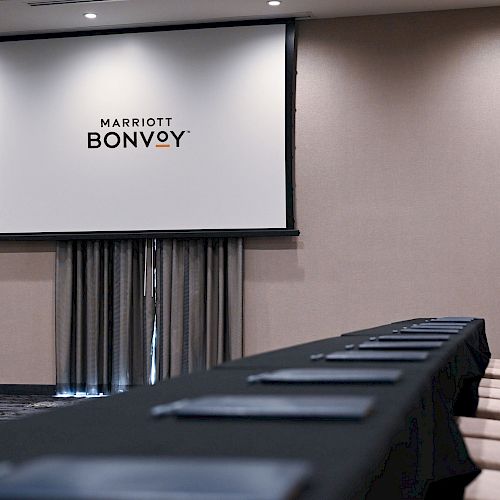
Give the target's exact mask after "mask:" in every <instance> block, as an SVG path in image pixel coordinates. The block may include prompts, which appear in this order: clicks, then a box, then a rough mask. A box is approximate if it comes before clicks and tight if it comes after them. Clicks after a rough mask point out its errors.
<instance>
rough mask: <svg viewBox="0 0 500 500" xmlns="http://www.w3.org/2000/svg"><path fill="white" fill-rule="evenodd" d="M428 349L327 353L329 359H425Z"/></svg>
mask: <svg viewBox="0 0 500 500" xmlns="http://www.w3.org/2000/svg"><path fill="white" fill-rule="evenodd" d="M428 356H429V353H428V352H426V351H336V352H332V353H330V354H327V355H326V357H325V359H326V360H327V361H425V360H426V359H427V358H428Z"/></svg>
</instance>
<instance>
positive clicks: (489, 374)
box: [484, 365, 500, 378]
mask: <svg viewBox="0 0 500 500" xmlns="http://www.w3.org/2000/svg"><path fill="white" fill-rule="evenodd" d="M484 376H485V378H500V366H498V365H494V366H493V367H491V366H490V365H488V367H487V368H486V371H485V373H484Z"/></svg>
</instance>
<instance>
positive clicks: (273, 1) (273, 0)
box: [267, 0, 281, 7]
mask: <svg viewBox="0 0 500 500" xmlns="http://www.w3.org/2000/svg"><path fill="white" fill-rule="evenodd" d="M267 5H270V6H271V7H277V6H278V5H281V1H280V0H268V2H267Z"/></svg>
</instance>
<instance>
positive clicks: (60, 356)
mask: <svg viewBox="0 0 500 500" xmlns="http://www.w3.org/2000/svg"><path fill="white" fill-rule="evenodd" d="M242 344H243V242H242V240H241V239H214V240H212V239H203V240H172V239H164V240H119V241H103V240H100V241H68V242H59V243H58V245H57V257H56V377H57V392H58V393H60V394H75V393H86V394H89V395H93V394H99V393H105V394H106V393H113V392H119V391H122V390H125V389H127V388H128V387H129V386H134V385H144V384H148V383H154V382H155V381H157V380H165V379H167V378H169V377H171V376H175V375H179V374H181V373H188V372H191V371H193V370H198V369H205V368H209V367H211V366H214V365H215V364H217V363H220V362H222V361H224V360H227V359H234V358H237V357H240V356H241V355H242V349H243V347H242Z"/></svg>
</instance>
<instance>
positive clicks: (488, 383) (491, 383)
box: [479, 378, 500, 389]
mask: <svg viewBox="0 0 500 500" xmlns="http://www.w3.org/2000/svg"><path fill="white" fill-rule="evenodd" d="M479 387H495V388H496V389H500V379H497V378H482V379H481V381H480V382H479Z"/></svg>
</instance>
